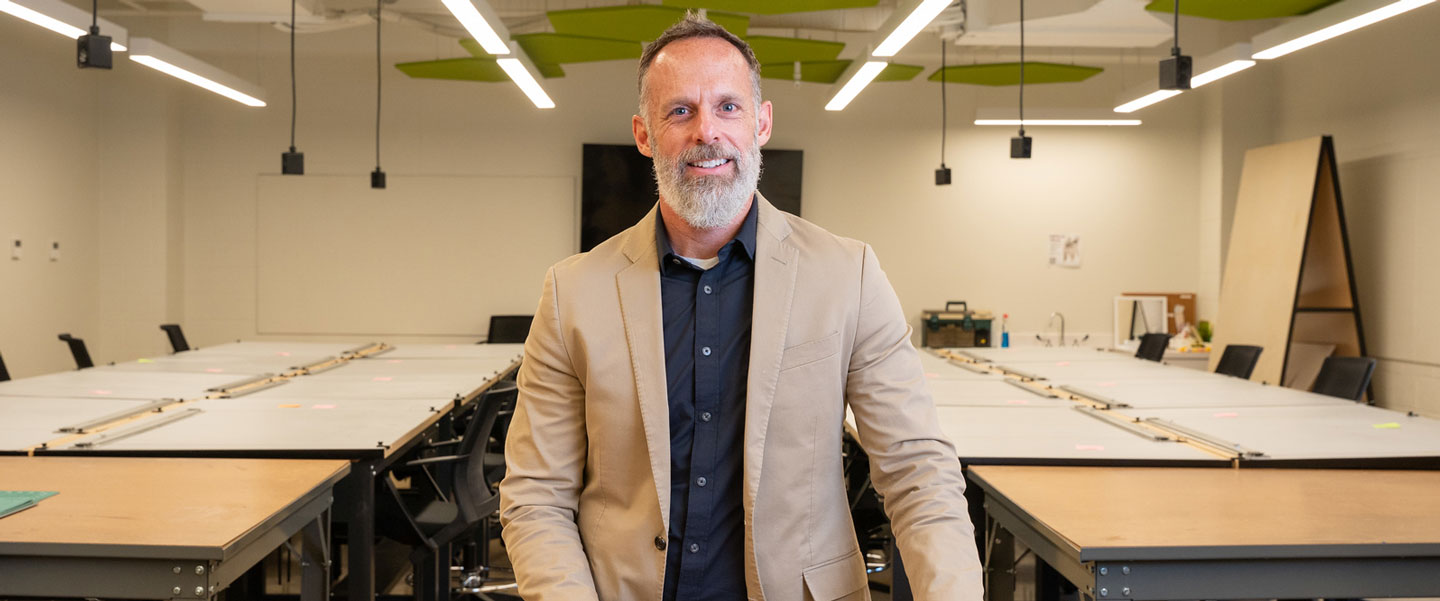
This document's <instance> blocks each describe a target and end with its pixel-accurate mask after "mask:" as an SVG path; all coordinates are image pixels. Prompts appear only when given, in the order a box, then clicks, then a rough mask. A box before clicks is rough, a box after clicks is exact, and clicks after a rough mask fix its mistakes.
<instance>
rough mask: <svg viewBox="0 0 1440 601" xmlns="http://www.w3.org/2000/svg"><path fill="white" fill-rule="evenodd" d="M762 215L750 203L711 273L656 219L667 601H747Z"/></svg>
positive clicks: (721, 250) (657, 216)
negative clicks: (678, 250) (666, 442)
mask: <svg viewBox="0 0 1440 601" xmlns="http://www.w3.org/2000/svg"><path fill="white" fill-rule="evenodd" d="M756 212H757V210H756V207H755V204H754V203H753V202H752V203H751V205H750V213H749V214H748V215H747V216H746V217H745V222H744V224H743V225H742V226H741V227H740V232H739V233H738V234H736V235H735V238H734V239H733V240H731V241H730V242H729V243H727V244H726V245H725V246H723V247H721V249H720V253H719V259H720V262H719V263H717V264H716V265H715V266H714V267H711V268H710V269H701V268H700V267H698V266H696V265H695V264H693V263H691V262H689V261H687V260H685V259H684V258H683V257H680V256H679V255H676V254H675V252H674V251H673V250H672V249H671V247H670V239H669V236H667V235H666V233H665V224H664V222H663V221H661V220H660V218H659V215H658V214H657V215H656V220H655V222H656V223H655V239H656V244H657V249H658V251H659V252H658V254H659V256H660V300H661V303H662V305H663V314H664V315H663V319H664V324H665V381H666V385H667V388H668V390H667V392H668V394H669V399H670V532H669V538H670V541H669V544H668V545H667V546H666V557H665V591H664V592H665V596H664V599H665V601H676V600H684V601H712V600H713V601H720V600H724V601H731V600H734V599H744V598H745V511H744V508H743V507H742V505H741V495H742V494H743V490H744V485H743V482H744V465H745V461H744V459H745V389H746V382H745V378H746V375H747V374H748V373H749V364H750V313H751V306H752V304H753V299H754V290H755V228H756Z"/></svg>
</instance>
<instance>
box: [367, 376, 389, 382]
mask: <svg viewBox="0 0 1440 601" xmlns="http://www.w3.org/2000/svg"><path fill="white" fill-rule="evenodd" d="M372 379H373V380H374V381H376V382H389V381H390V380H393V379H394V378H391V377H390V376H375V377H374V378H372Z"/></svg>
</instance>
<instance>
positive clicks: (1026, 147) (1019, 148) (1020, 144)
mask: <svg viewBox="0 0 1440 601" xmlns="http://www.w3.org/2000/svg"><path fill="white" fill-rule="evenodd" d="M1030 140H1031V138H1030V136H1017V137H1014V138H1010V158H1012V159H1028V158H1030Z"/></svg>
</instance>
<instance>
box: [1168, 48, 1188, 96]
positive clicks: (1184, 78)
mask: <svg viewBox="0 0 1440 601" xmlns="http://www.w3.org/2000/svg"><path fill="white" fill-rule="evenodd" d="M1192 68H1193V63H1192V61H1191V60H1190V57H1188V56H1184V55H1180V54H1177V55H1175V56H1172V57H1170V58H1167V59H1165V60H1163V61H1160V89H1162V90H1188V89H1190V73H1191V69H1192Z"/></svg>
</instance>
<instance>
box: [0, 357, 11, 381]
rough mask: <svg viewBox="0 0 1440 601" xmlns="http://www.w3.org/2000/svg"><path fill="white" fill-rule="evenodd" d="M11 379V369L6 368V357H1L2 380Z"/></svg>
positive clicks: (0, 376)
mask: <svg viewBox="0 0 1440 601" xmlns="http://www.w3.org/2000/svg"><path fill="white" fill-rule="evenodd" d="M9 381H10V370H8V369H5V358H4V357H0V382H9Z"/></svg>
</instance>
